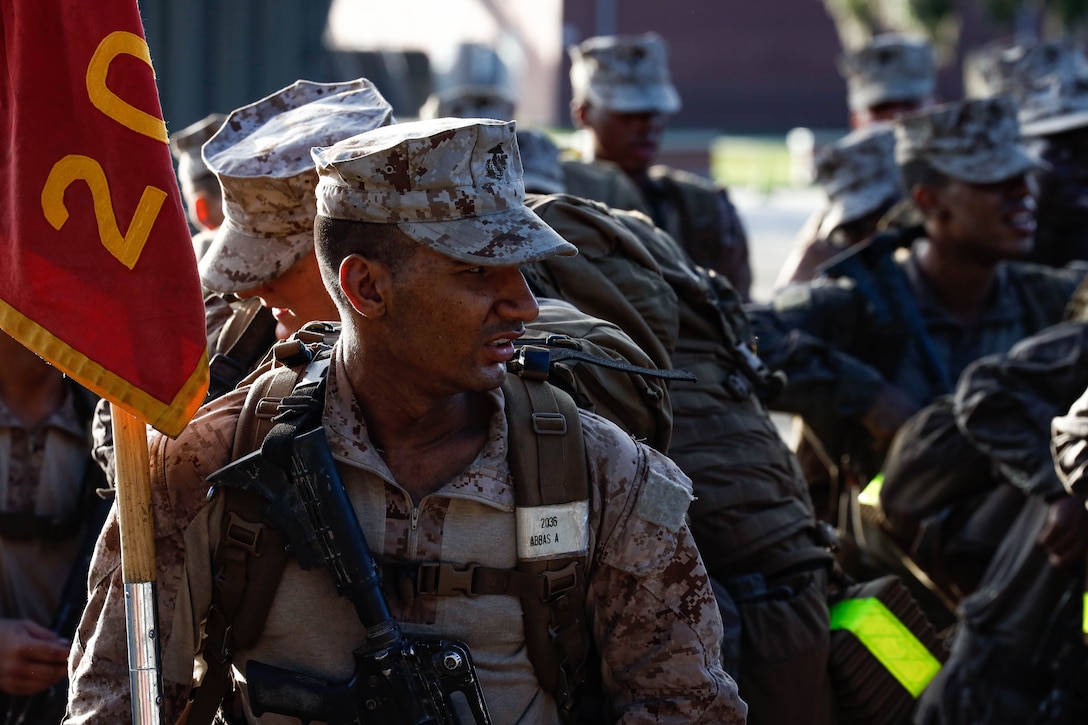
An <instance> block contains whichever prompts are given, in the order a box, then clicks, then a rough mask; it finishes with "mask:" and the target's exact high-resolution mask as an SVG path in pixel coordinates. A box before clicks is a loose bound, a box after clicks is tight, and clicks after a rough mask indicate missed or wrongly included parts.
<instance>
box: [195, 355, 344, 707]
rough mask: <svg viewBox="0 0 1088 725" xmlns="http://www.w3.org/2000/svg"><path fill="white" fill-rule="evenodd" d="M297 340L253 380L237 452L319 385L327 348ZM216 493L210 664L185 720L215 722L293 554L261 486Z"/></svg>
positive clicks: (207, 645) (252, 446) (256, 443)
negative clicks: (218, 511) (219, 504)
mask: <svg viewBox="0 0 1088 725" xmlns="http://www.w3.org/2000/svg"><path fill="white" fill-rule="evenodd" d="M293 342H296V341H288V342H285V343H281V344H279V345H277V346H276V348H275V350H276V358H277V360H279V361H280V363H281V365H280V366H274V367H272V368H270V369H269V370H267V371H265V372H264V373H263V374H261V375H260V376H259V377H257V378H256V379H255V380H254V381H253V383H252V385H251V386H250V388H249V393H248V394H247V395H246V401H245V404H244V405H243V406H242V411H241V414H240V415H239V417H238V427H237V428H236V430H235V434H234V444H233V447H232V449H231V460H237V459H238V458H241V457H242V456H244V455H246V454H248V453H251V452H252V451H255V450H257V449H258V448H259V447H260V445H261V442H262V441H263V440H264V439H265V437H266V436H267V435H268V433H269V431H271V430H272V427H273V426H274V421H273V418H274V417H275V416H276V414H277V411H278V410H279V409H280V406H281V405H282V404H283V403H284V402H285V401H289V399H290V398H291V397H292V396H293V395H295V394H296V391H298V393H299V394H303V393H302V390H303V389H306V390H309V391H310V392H313V390H315V389H316V388H315V387H313V386H310V387H306V386H309V385H310V383H312V382H313V380H312V378H316V377H319V376H320V375H323V374H324V371H325V369H327V365H328V355H329V353H328V350H327V349H322V350H320V351H318V352H316V353H314V352H313V350H312V349H311V354H312V358H309V357H307V356H306V355H305V354H304V353H303V352H302V349H303V348H304V347H305V344H304V343H302V344H292V343H293ZM307 349H309V348H307ZM299 356H301V357H299ZM303 360H305V363H304V364H303ZM218 495H220V496H223V497H224V499H223V518H222V520H221V523H220V536H219V545H218V546H217V547H216V549H215V551H214V553H213V555H212V556H213V559H212V572H213V575H214V582H213V587H212V603H211V606H210V608H209V609H208V616H207V622H206V624H205V628H204V631H205V641H204V650H203V656H204V660H205V662H206V664H207V670H206V672H205V674H204V680H203V682H202V683H201V686H200V688H199V689H198V690H197V691H196V694H195V695H194V697H193V701H192V702H191V703H190V706H189V709H188V713H187V719H186V721H185V722H186V725H207V724H210V723H212V722H213V720H214V718H215V715H216V712H217V711H218V710H219V707H220V704H221V703H222V701H223V699H224V698H225V697H227V696H228V695H229V694H230V693H231V692H232V690H233V681H232V676H231V662H232V660H233V656H234V652H236V651H237V650H239V649H246V648H249V647H251V646H253V645H254V644H255V643H256V642H257V639H258V638H259V637H260V635H261V632H262V631H263V630H264V625H265V622H266V621H267V619H268V612H269V609H270V608H271V606H272V599H273V598H274V596H275V593H276V587H277V586H278V585H279V582H280V579H281V578H282V577H283V570H284V567H285V566H286V565H287V559H288V558H289V554H288V549H289V547H288V546H287V543H288V542H287V536H286V534H284V533H283V532H282V531H281V530H280V529H278V528H276V527H274V526H270V525H268V524H267V523H266V522H265V516H264V515H263V513H262V511H261V506H262V504H263V502H262V501H261V499H260V498H259V497H258V496H257V495H256V494H253V493H251V492H249V491H244V490H242V489H239V488H235V487H233V486H224V487H222V489H221V490H219V491H218Z"/></svg>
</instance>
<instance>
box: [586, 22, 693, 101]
mask: <svg viewBox="0 0 1088 725" xmlns="http://www.w3.org/2000/svg"><path fill="white" fill-rule="evenodd" d="M570 59H571V66H570V85H571V90H572V91H573V94H574V100H573V103H574V105H580V104H582V103H584V102H589V103H590V104H592V105H594V106H597V107H599V108H603V109H605V110H606V111H614V112H616V113H635V112H641V111H658V112H661V113H676V112H677V111H679V110H680V95H679V94H678V93H677V92H676V87H675V86H673V84H672V81H671V80H670V77H669V64H668V50H667V48H666V47H665V41H664V40H663V39H662V38H661V36H660V35H658V34H657V33H645V34H643V35H606V36H600V37H596V38H590V39H589V40H586V41H585V42H583V43H582V44H580V45H578V46H575V47H573V48H571V49H570Z"/></svg>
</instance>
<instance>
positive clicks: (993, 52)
mask: <svg viewBox="0 0 1088 725" xmlns="http://www.w3.org/2000/svg"><path fill="white" fill-rule="evenodd" d="M963 65H964V70H963V76H964V87H965V88H966V89H967V91H968V95H970V96H971V97H974V98H990V97H993V96H1001V95H1006V94H1009V95H1012V96H1013V97H1014V98H1016V99H1017V100H1019V99H1020V98H1021V97H1022V96H1023V95H1024V94H1025V93H1029V92H1030V91H1031V89H1032V88H1033V87H1034V86H1036V85H1037V84H1038V83H1039V82H1040V81H1042V80H1043V79H1045V78H1047V77H1049V76H1053V75H1059V76H1062V77H1067V78H1068V77H1084V76H1086V75H1088V60H1086V59H1085V57H1084V54H1083V53H1082V52H1081V51H1080V50H1079V49H1077V48H1076V47H1074V45H1073V44H1072V43H1071V42H1070V41H1068V40H1064V39H1063V40H1031V41H1016V42H1012V41H1009V40H1007V39H1003V40H998V41H994V42H992V43H988V44H987V45H984V46H982V47H981V48H979V49H978V50H975V51H972V52H971V53H970V54H968V57H967V59H966V60H965V61H964V64H963Z"/></svg>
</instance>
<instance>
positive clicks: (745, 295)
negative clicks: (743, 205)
mask: <svg viewBox="0 0 1088 725" xmlns="http://www.w3.org/2000/svg"><path fill="white" fill-rule="evenodd" d="M717 201H718V214H720V215H721V218H722V225H721V230H722V231H721V234H722V239H721V247H720V256H719V258H718V263H717V264H716V265H715V269H716V270H717V271H718V272H719V273H720V274H723V275H725V277H726V278H727V279H728V280H729V282H730V284H732V285H733V287H734V288H735V289H736V290H737V293H738V294H740V296H741V299H742V300H744V301H745V302H747V301H748V300H749V299H751V292H752V266H751V263H750V262H749V260H748V233H747V232H746V231H745V230H744V224H743V223H742V222H741V219H740V214H738V213H737V208H736V207H735V206H733V202H732V201H731V200H730V198H729V193H728V192H727V191H726V190H725V189H721V190H720V191H719V193H718V200H717Z"/></svg>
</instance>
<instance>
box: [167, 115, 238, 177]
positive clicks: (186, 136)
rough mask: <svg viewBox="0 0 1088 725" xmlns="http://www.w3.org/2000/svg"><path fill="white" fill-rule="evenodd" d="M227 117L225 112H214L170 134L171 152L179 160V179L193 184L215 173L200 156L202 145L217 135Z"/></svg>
mask: <svg viewBox="0 0 1088 725" xmlns="http://www.w3.org/2000/svg"><path fill="white" fill-rule="evenodd" d="M226 119H227V117H226V115H225V114H222V113H213V114H211V115H209V116H205V117H204V118H202V119H200V120H199V121H197V122H196V123H194V124H191V125H189V126H186V127H185V128H183V129H181V130H180V131H178V132H177V133H174V134H171V135H170V152H171V153H172V154H174V158H175V159H177V160H178V179H180V180H181V182H182V184H192V183H193V182H195V181H199V180H201V179H203V178H206V177H210V176H212V175H213V174H212V172H211V171H210V170H209V169H208V167H207V165H205V163H204V159H202V158H201V157H200V147H201V146H203V145H204V142H205V141H207V140H208V139H210V138H211V137H212V136H214V135H215V132H216V131H218V130H219V127H220V126H222V125H223V121H225V120H226Z"/></svg>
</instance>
